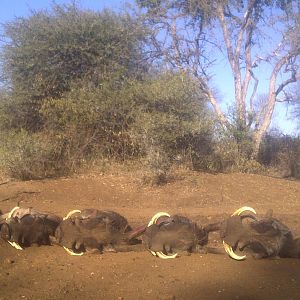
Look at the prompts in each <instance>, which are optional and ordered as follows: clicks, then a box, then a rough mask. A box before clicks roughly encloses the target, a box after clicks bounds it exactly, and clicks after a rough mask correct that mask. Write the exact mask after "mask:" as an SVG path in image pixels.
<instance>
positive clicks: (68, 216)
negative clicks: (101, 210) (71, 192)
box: [63, 209, 81, 220]
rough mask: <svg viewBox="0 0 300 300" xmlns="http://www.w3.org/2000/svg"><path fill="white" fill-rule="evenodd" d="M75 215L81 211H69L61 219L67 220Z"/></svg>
mask: <svg viewBox="0 0 300 300" xmlns="http://www.w3.org/2000/svg"><path fill="white" fill-rule="evenodd" d="M76 213H81V210H79V209H74V210H71V211H70V212H69V213H68V214H67V215H66V216H65V217H64V218H63V220H67V219H69V218H70V217H71V216H72V215H73V214H76Z"/></svg>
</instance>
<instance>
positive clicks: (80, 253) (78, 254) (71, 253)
mask: <svg viewBox="0 0 300 300" xmlns="http://www.w3.org/2000/svg"><path fill="white" fill-rule="evenodd" d="M63 248H64V249H65V250H66V251H67V252H68V253H69V254H70V255H75V256H81V255H83V252H79V253H76V252H74V251H72V250H71V249H69V248H67V247H65V246H63Z"/></svg>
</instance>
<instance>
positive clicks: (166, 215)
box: [148, 212, 170, 227]
mask: <svg viewBox="0 0 300 300" xmlns="http://www.w3.org/2000/svg"><path fill="white" fill-rule="evenodd" d="M160 217H170V215H169V214H168V213H166V212H158V213H157V214H155V215H154V216H153V217H152V219H151V220H150V222H149V223H148V227H149V226H151V225H152V224H155V223H156V221H157V220H158V219H159V218H160Z"/></svg>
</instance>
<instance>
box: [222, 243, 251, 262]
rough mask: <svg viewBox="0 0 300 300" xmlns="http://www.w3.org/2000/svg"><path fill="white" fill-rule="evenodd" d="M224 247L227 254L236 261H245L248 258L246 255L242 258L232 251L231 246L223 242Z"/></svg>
mask: <svg viewBox="0 0 300 300" xmlns="http://www.w3.org/2000/svg"><path fill="white" fill-rule="evenodd" d="M223 246H224V249H225V251H226V253H227V254H228V255H229V256H230V257H231V258H233V259H235V260H244V259H245V258H246V255H243V256H240V255H237V254H235V253H234V251H233V250H232V247H231V246H229V245H228V244H226V243H225V241H223Z"/></svg>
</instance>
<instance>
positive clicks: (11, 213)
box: [6, 206, 20, 220]
mask: <svg viewBox="0 0 300 300" xmlns="http://www.w3.org/2000/svg"><path fill="white" fill-rule="evenodd" d="M19 208H20V207H19V206H16V207H14V208H13V209H12V210H11V211H10V212H9V214H8V216H7V218H6V220H8V219H10V218H11V216H12V215H13V213H14V212H15V211H16V210H18V209H19Z"/></svg>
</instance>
